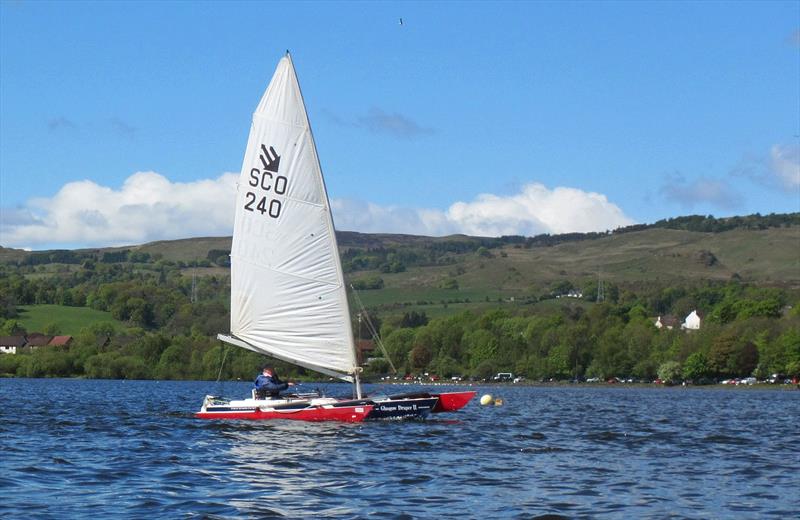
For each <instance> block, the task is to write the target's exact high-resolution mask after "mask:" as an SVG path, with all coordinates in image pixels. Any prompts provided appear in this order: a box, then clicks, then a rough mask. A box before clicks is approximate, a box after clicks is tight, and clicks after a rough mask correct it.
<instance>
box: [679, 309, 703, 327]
mask: <svg viewBox="0 0 800 520" xmlns="http://www.w3.org/2000/svg"><path fill="white" fill-rule="evenodd" d="M681 329H683V330H700V315H699V314H697V309H695V310H693V311H692V312H690V313H689V315H688V316H686V319H685V320H683V323H682V324H681Z"/></svg>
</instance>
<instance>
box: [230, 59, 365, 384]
mask: <svg viewBox="0 0 800 520" xmlns="http://www.w3.org/2000/svg"><path fill="white" fill-rule="evenodd" d="M231 334H232V336H234V338H230V337H228V336H222V335H221V336H220V339H223V340H226V341H230V340H231V339H233V341H230V342H231V343H234V344H237V345H239V346H243V347H246V348H250V349H252V350H255V351H257V352H262V353H264V354H268V355H271V356H274V357H277V358H280V359H284V360H286V361H289V362H292V363H295V364H297V365H300V366H304V367H307V368H310V369H313V370H317V371H319V372H322V373H327V374H332V375H336V376H338V377H341V378H342V379H348V380H349V379H350V378H349V377H348V376H347V374H352V373H353V371H354V370H355V368H354V367H356V359H355V353H354V349H353V333H352V330H351V328H350V314H349V310H348V304H347V295H346V292H345V286H344V281H343V276H342V268H341V264H340V261H339V256H338V251H337V245H336V236H335V234H334V227H333V220H332V217H331V212H330V205H329V202H328V195H327V192H326V190H325V184H324V181H323V178H322V172H321V169H320V165H319V159H318V157H317V151H316V147H315V145H314V139H313V136H312V134H311V127H310V124H309V121H308V116H307V114H306V110H305V105H304V104H303V98H302V94H301V92H300V86H299V84H298V82H297V76H296V75H295V71H294V66H293V64H292V62H291V58H290V57H289V56H288V54H287V55H286V56H285V57H284V58H283V59H281V61H280V63H279V64H278V68H277V70H276V71H275V75H274V76H273V77H272V81H271V82H270V84H269V87H267V90H266V92H265V93H264V96H263V97H262V99H261V102H260V103H259V105H258V108H257V109H256V112H255V113H254V114H253V123H252V126H251V129H250V137H249V139H248V142H247V151H246V152H245V156H244V163H243V164H242V172H241V175H240V177H239V184H238V188H237V195H236V216H235V222H234V234H233V246H232V251H231ZM237 339H238V340H240V341H236V340H237ZM241 342H244V344H242V343H241Z"/></svg>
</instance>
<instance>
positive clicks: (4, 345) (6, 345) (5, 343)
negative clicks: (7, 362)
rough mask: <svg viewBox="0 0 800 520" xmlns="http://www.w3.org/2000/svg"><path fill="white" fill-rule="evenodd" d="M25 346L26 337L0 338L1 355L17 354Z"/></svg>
mask: <svg viewBox="0 0 800 520" xmlns="http://www.w3.org/2000/svg"><path fill="white" fill-rule="evenodd" d="M24 346H25V336H0V353H3V354H16V353H17V349H19V348H22V347H24Z"/></svg>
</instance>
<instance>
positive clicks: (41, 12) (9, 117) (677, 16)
mask: <svg viewBox="0 0 800 520" xmlns="http://www.w3.org/2000/svg"><path fill="white" fill-rule="evenodd" d="M400 18H402V19H403V24H402V25H401V24H400V23H399V20H400ZM286 49H290V50H291V52H292V56H293V59H294V63H295V66H296V69H297V73H298V76H299V79H300V83H301V86H302V88H303V93H304V97H305V100H306V105H307V108H308V111H309V117H310V119H311V123H312V127H313V129H314V135H315V138H316V141H317V147H318V151H319V155H320V159H321V162H322V167H323V171H324V172H325V175H326V182H327V186H328V191H329V196H330V198H331V201H332V205H333V207H334V216H335V219H336V223H337V227H338V228H340V229H351V230H357V231H368V232H377V231H385V232H408V233H419V234H432V235H436V234H447V233H451V232H465V233H469V234H485V235H492V234H509V233H521V234H536V233H539V232H553V233H556V232H565V231H587V230H590V229H597V230H603V229H613V228H614V227H617V226H619V225H625V224H628V223H633V222H653V221H655V220H658V219H661V218H665V217H673V216H678V215H685V214H694V213H702V214H713V215H715V216H726V215H742V214H749V213H755V212H760V213H770V212H790V211H800V3H798V2H700V3H691V2H681V3H666V2H639V3H633V2H623V3H599V2H598V3H589V2H581V3H564V2H558V3H547V2H535V3H534V2H531V3H523V2H510V3H502V2H491V3H489V2H486V3H478V2H470V3H457V2H441V3H437V2H424V3H411V2H403V3H389V2H382V3H365V2H358V3H334V2H323V3H313V2H297V3H261V2H239V3H237V2H202V3H192V2H172V3H170V2H139V3H123V2H96V3H81V2H55V3H48V2H29V1H10V0H3V1H2V2H0V245H3V246H7V247H8V246H11V247H26V248H33V249H43V248H48V247H81V246H103V245H116V244H133V243H141V242H146V241H149V240H157V239H165V238H186V237H189V236H205V235H226V234H230V232H231V229H232V213H233V197H232V193H233V191H232V185H233V183H234V182H235V175H233V174H232V173H235V172H238V171H239V169H240V167H241V161H242V156H243V153H244V148H245V144H246V141H247V134H248V131H249V122H250V116H251V114H252V111H253V110H254V108H255V106H256V105H257V103H258V100H259V98H260V96H261V94H262V92H263V90H264V89H265V87H266V85H267V83H268V82H269V79H270V77H271V75H272V73H273V71H274V69H275V66H276V64H277V62H278V60H279V59H280V57H281V56H282V54H283V53H284V51H285V50H286Z"/></svg>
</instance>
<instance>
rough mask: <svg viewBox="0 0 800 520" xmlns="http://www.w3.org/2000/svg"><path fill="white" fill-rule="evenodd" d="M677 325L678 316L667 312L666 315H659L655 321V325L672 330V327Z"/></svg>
mask: <svg viewBox="0 0 800 520" xmlns="http://www.w3.org/2000/svg"><path fill="white" fill-rule="evenodd" d="M677 325H678V318H676V317H675V316H672V315H669V314H667V315H666V316H659V317H658V319H656V322H655V326H656V328H657V329H662V328H667V329H668V330H672V328H673V327H675V326H677Z"/></svg>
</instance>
